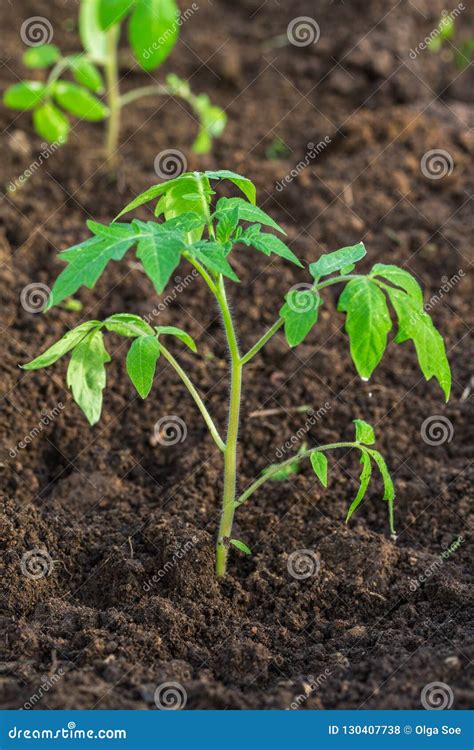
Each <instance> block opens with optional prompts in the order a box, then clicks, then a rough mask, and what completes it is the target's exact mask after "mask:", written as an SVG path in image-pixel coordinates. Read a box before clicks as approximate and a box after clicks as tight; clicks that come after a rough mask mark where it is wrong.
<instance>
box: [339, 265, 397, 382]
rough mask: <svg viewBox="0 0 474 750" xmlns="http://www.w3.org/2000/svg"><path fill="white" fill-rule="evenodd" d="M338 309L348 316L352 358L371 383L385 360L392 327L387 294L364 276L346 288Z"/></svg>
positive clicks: (340, 298) (358, 370)
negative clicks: (373, 375)
mask: <svg viewBox="0 0 474 750" xmlns="http://www.w3.org/2000/svg"><path fill="white" fill-rule="evenodd" d="M338 310H342V311H343V312H346V313H347V317H346V326H345V327H346V331H347V333H348V334H349V339H350V348H351V355H352V359H353V361H354V364H355V366H356V370H357V372H358V373H359V375H360V377H361V378H363V379H364V380H368V379H369V378H370V376H371V375H372V373H373V371H374V370H375V368H376V367H377V365H378V363H379V362H380V360H381V359H382V356H383V353H384V351H385V347H386V345H387V334H388V332H389V331H390V329H391V328H392V321H391V319H390V314H389V311H388V307H387V302H386V299H385V295H384V294H383V292H382V291H381V290H380V289H379V287H378V286H377V284H376V283H375V282H374V281H372V280H371V279H370V278H368V277H366V276H361V277H358V278H356V279H352V280H351V281H349V283H348V284H347V285H346V287H345V288H344V290H343V292H342V294H341V296H340V297H339V303H338Z"/></svg>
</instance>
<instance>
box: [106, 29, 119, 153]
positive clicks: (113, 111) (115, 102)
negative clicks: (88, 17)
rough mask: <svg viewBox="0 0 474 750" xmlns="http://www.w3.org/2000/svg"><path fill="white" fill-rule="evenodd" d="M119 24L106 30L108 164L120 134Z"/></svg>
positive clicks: (116, 146) (114, 151) (115, 149)
mask: <svg viewBox="0 0 474 750" xmlns="http://www.w3.org/2000/svg"><path fill="white" fill-rule="evenodd" d="M119 31H120V25H119V24H117V25H116V26H113V27H112V28H111V29H109V31H108V32H107V62H106V64H105V79H106V86H107V105H108V107H109V119H108V122H107V134H106V142H105V156H106V158H107V161H108V162H109V164H110V165H112V164H113V163H114V161H115V157H116V153H117V148H118V142H119V134H120V108H121V104H120V88H119V76H118V54H117V45H118V39H119Z"/></svg>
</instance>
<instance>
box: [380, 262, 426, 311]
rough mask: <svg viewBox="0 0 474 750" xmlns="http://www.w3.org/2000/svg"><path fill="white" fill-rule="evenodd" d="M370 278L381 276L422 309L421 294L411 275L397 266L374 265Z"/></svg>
mask: <svg viewBox="0 0 474 750" xmlns="http://www.w3.org/2000/svg"><path fill="white" fill-rule="evenodd" d="M370 275H371V276H381V277H382V278H383V279H387V281H391V282H392V284H395V285H396V286H399V287H401V288H402V289H403V290H404V291H405V292H406V293H407V294H408V295H409V296H410V297H411V298H412V299H413V301H414V302H416V303H417V305H419V307H423V292H422V291H421V287H420V285H419V284H418V282H417V280H416V279H415V277H414V276H412V275H411V273H408V271H405V270H404V269H403V268H399V267H398V266H392V265H386V264H385V263H376V264H375V266H374V267H373V268H372V270H371V272H370Z"/></svg>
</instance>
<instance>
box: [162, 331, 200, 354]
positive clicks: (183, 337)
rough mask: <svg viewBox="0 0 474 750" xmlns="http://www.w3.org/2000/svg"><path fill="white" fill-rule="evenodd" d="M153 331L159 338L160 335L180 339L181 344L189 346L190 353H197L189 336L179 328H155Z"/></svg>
mask: <svg viewBox="0 0 474 750" xmlns="http://www.w3.org/2000/svg"><path fill="white" fill-rule="evenodd" d="M155 331H156V332H157V334H158V336H161V335H162V334H165V335H170V336H176V338H177V339H180V340H181V341H182V342H183V344H186V346H189V348H190V349H191V351H193V352H197V347H196V343H195V341H194V339H193V338H192V336H190V335H189V333H186V331H183V330H182V329H181V328H176V327H175V326H155Z"/></svg>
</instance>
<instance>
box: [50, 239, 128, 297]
mask: <svg viewBox="0 0 474 750" xmlns="http://www.w3.org/2000/svg"><path fill="white" fill-rule="evenodd" d="M99 226H101V225H99ZM128 226H129V236H128V237H125V236H123V237H106V236H100V235H98V236H95V237H89V239H87V240H85V241H84V242H81V243H80V244H78V245H74V246H73V247H70V248H69V249H68V250H64V251H63V252H62V253H59V256H58V257H59V258H60V259H61V260H65V261H66V263H68V266H67V268H65V269H64V271H62V272H61V273H60V274H59V276H58V278H57V279H56V282H55V284H54V286H53V289H52V291H51V295H50V297H49V300H48V305H47V307H46V309H47V310H49V309H50V308H51V307H53V305H57V304H58V303H59V302H61V301H62V300H63V299H66V297H70V296H71V295H72V294H74V293H75V292H76V291H77V290H78V289H79V287H81V286H83V285H84V286H87V287H88V288H89V289H92V287H93V286H94V284H95V283H96V281H97V279H98V278H99V277H100V275H101V274H102V272H103V271H104V269H105V267H106V265H107V263H108V262H109V261H111V260H122V258H123V256H124V255H125V253H126V252H127V250H129V249H130V248H131V247H132V245H134V244H135V242H136V233H135V231H134V230H133V227H132V226H131V225H128ZM105 229H109V227H105V226H104V230H105Z"/></svg>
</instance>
